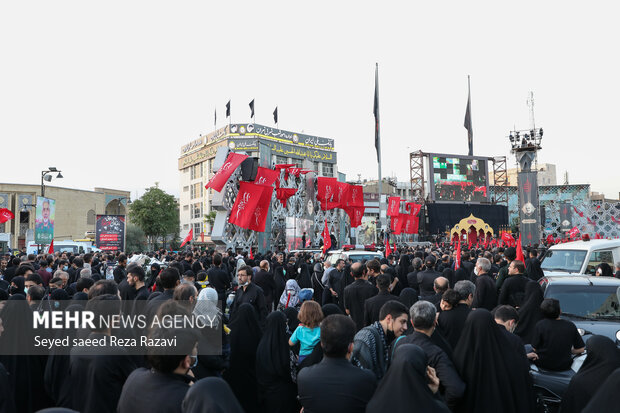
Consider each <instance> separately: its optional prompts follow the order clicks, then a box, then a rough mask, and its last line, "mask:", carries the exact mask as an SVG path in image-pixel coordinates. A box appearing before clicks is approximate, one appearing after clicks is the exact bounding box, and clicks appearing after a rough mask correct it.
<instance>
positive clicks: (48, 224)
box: [34, 196, 56, 245]
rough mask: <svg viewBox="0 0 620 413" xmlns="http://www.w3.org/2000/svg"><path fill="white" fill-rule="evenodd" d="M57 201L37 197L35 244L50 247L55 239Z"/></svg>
mask: <svg viewBox="0 0 620 413" xmlns="http://www.w3.org/2000/svg"><path fill="white" fill-rule="evenodd" d="M55 216H56V201H55V200H53V199H50V198H44V197H42V196H38V197H37V209H36V217H35V225H34V242H35V243H37V244H43V245H49V244H50V243H51V242H52V240H53V239H54V218H55Z"/></svg>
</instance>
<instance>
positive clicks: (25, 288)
mask: <svg viewBox="0 0 620 413" xmlns="http://www.w3.org/2000/svg"><path fill="white" fill-rule="evenodd" d="M24 292H25V293H26V295H28V287H24Z"/></svg>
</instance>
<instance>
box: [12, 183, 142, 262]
mask: <svg viewBox="0 0 620 413" xmlns="http://www.w3.org/2000/svg"><path fill="white" fill-rule="evenodd" d="M40 193H41V186H40V185H25V184H3V183H0V208H7V209H9V210H10V211H11V212H13V214H15V219H12V220H9V221H7V222H5V223H3V224H0V251H2V252H5V251H6V250H7V248H11V249H19V248H21V247H24V246H26V245H27V243H28V242H30V241H34V228H35V205H36V203H37V196H38V195H39V194H40ZM45 197H46V198H51V199H54V200H55V201H56V207H55V209H56V211H55V222H54V240H59V241H60V240H75V239H84V238H88V237H89V235H90V234H91V233H92V234H94V232H95V219H96V216H97V215H98V214H109V215H127V212H128V211H127V204H128V202H129V200H130V193H129V192H128V191H123V190H117V189H108V188H95V189H94V190H93V191H87V190H81V189H71V188H62V187H56V186H48V185H46V186H45Z"/></svg>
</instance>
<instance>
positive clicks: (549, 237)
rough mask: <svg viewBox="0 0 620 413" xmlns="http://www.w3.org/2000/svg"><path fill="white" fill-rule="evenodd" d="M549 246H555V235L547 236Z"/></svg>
mask: <svg viewBox="0 0 620 413" xmlns="http://www.w3.org/2000/svg"><path fill="white" fill-rule="evenodd" d="M547 244H553V235H552V234H549V235H547Z"/></svg>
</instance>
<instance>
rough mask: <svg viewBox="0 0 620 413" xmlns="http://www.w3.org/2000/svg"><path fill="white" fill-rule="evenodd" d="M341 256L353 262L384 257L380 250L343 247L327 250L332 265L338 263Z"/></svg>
mask: <svg viewBox="0 0 620 413" xmlns="http://www.w3.org/2000/svg"><path fill="white" fill-rule="evenodd" d="M341 258H342V259H343V260H345V261H346V260H351V262H360V261H363V260H366V261H370V260H374V259H375V258H376V259H378V260H380V259H381V258H383V254H382V253H380V252H378V251H366V250H363V249H352V250H348V249H341V250H332V251H328V252H327V260H328V261H329V262H331V264H332V265H336V261H338V260H339V259H341Z"/></svg>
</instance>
